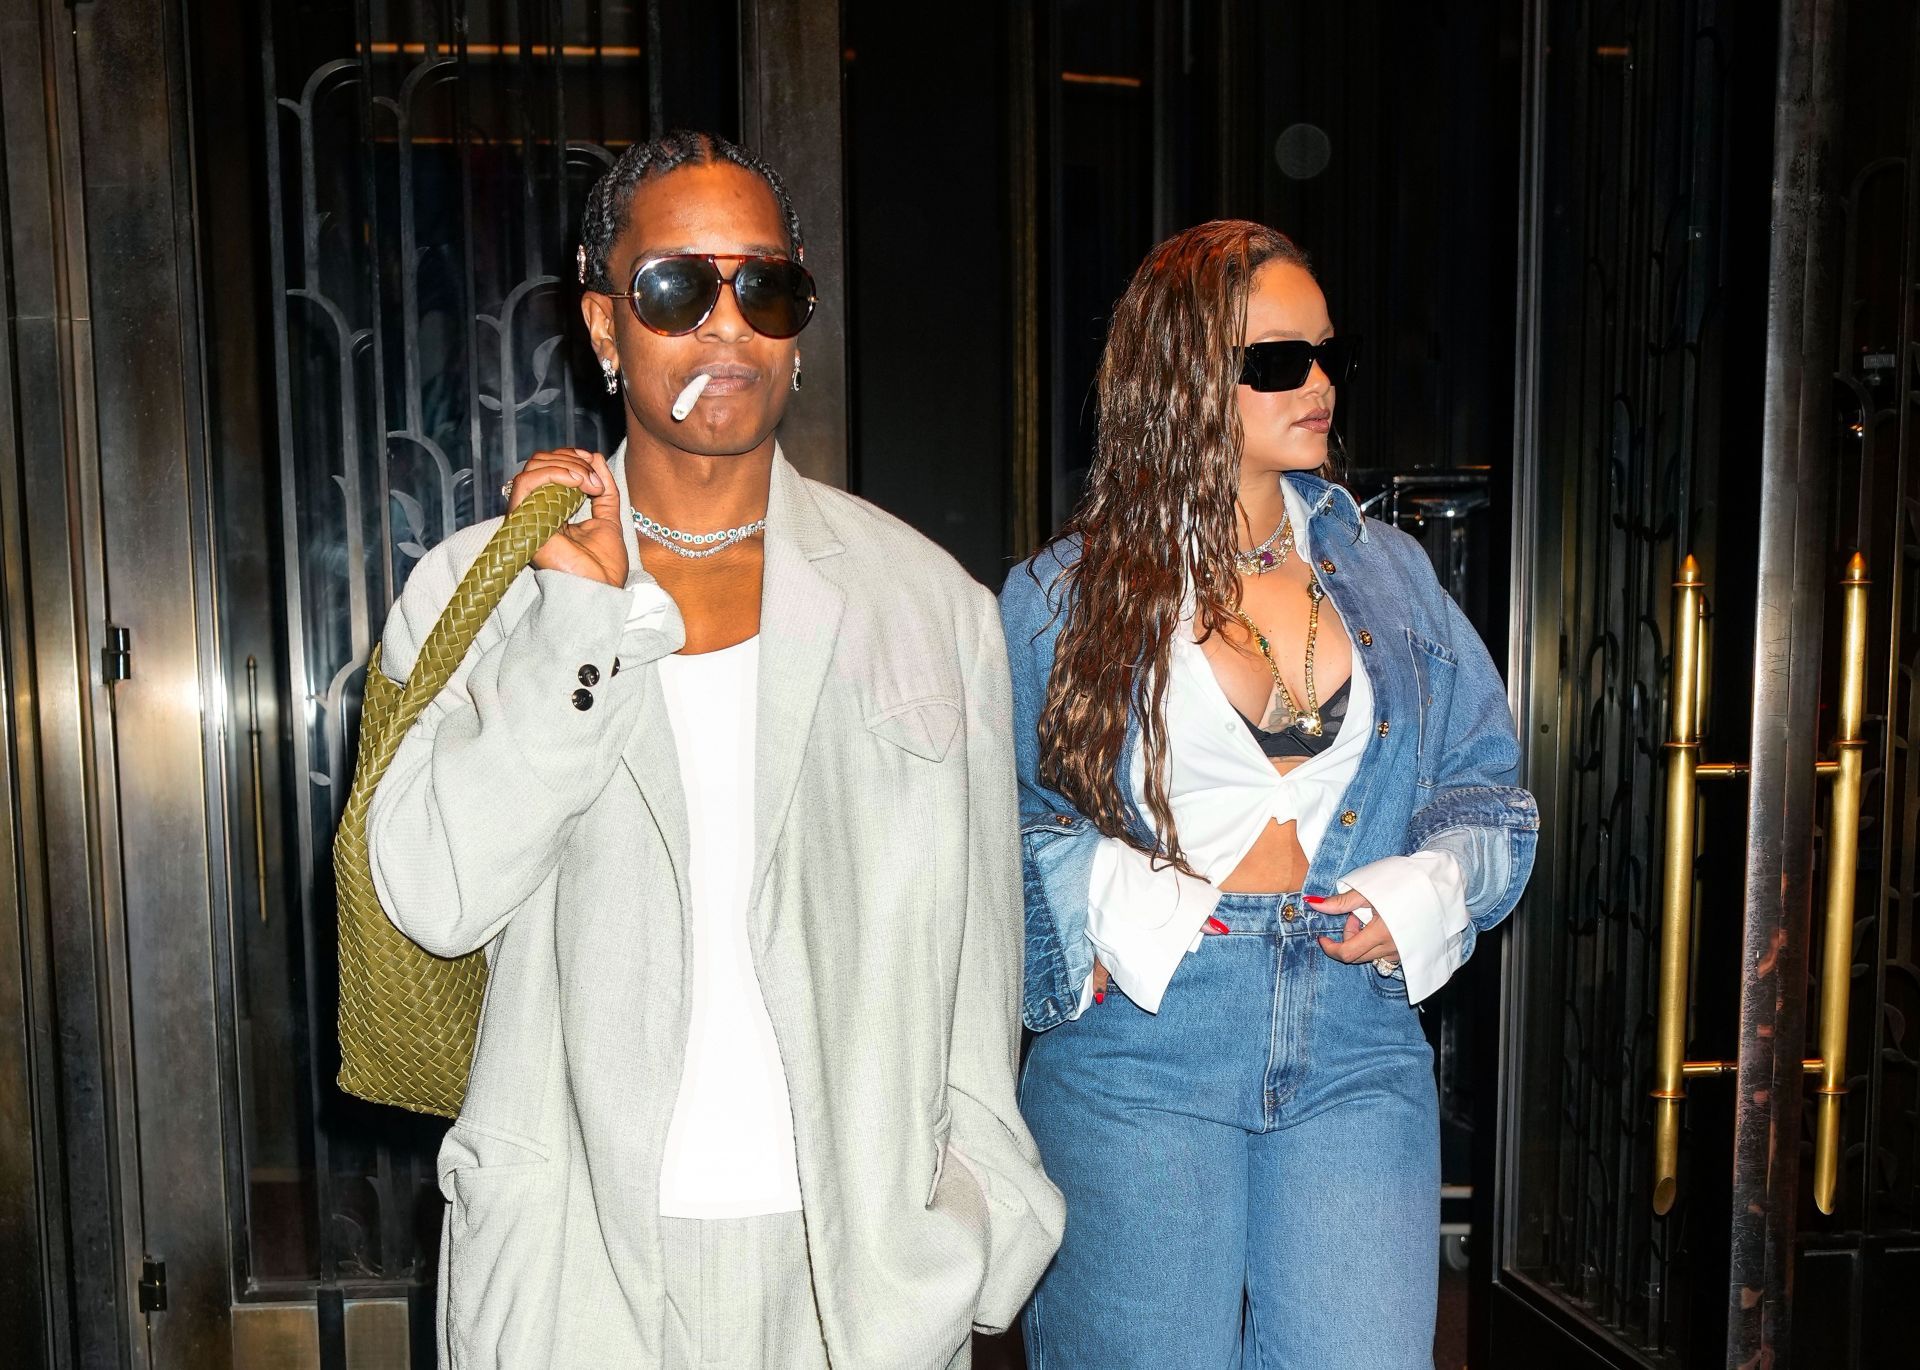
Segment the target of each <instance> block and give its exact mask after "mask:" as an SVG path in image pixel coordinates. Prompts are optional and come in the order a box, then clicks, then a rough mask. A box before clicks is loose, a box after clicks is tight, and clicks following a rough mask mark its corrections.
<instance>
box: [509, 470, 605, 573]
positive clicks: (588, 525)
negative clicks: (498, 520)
mask: <svg viewBox="0 0 1920 1370" xmlns="http://www.w3.org/2000/svg"><path fill="white" fill-rule="evenodd" d="M543 485H570V486H572V487H573V488H574V489H576V490H579V491H582V492H583V493H585V494H586V495H587V496H588V497H589V498H590V499H591V501H592V503H591V505H590V506H589V509H588V516H587V517H586V518H584V519H582V520H581V521H580V522H578V523H563V524H561V525H560V531H559V532H557V533H555V534H554V535H553V536H552V537H551V538H549V539H547V545H546V546H544V547H542V548H541V549H540V550H539V551H538V552H536V553H534V557H533V565H534V569H535V570H539V571H565V572H566V573H567V574H568V575H574V576H581V577H584V578H585V579H587V580H598V581H603V582H605V583H606V584H608V585H615V586H620V585H625V584H626V583H627V544H626V542H625V540H624V538H623V537H622V534H621V528H620V490H619V487H617V486H616V485H615V484H614V483H613V471H612V470H611V469H610V468H609V467H608V466H607V459H606V458H605V457H604V456H602V455H601V454H600V453H598V452H589V451H587V450H586V448H584V447H566V448H561V449H560V450H558V451H554V452H535V453H534V454H533V457H532V459H531V460H530V461H528V462H527V464H526V465H525V466H523V467H521V468H520V474H519V475H517V476H515V477H514V478H513V488H512V490H511V491H510V492H509V493H508V495H507V512H508V513H512V512H513V511H514V510H515V509H517V508H519V507H520V501H521V500H523V499H525V498H526V497H527V496H528V495H530V494H532V493H533V492H534V491H535V490H538V489H539V488H540V487H541V486H543Z"/></svg>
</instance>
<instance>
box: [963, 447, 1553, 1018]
mask: <svg viewBox="0 0 1920 1370" xmlns="http://www.w3.org/2000/svg"><path fill="white" fill-rule="evenodd" d="M1286 479H1288V480H1290V481H1292V482H1293V486H1294V489H1295V490H1296V491H1297V492H1298V493H1299V495H1300V497H1301V500H1302V501H1303V502H1304V503H1305V504H1306V506H1307V507H1308V508H1309V509H1311V510H1312V511H1313V513H1312V519H1311V525H1310V531H1309V545H1310V546H1311V547H1312V548H1313V550H1314V554H1315V555H1316V556H1317V557H1318V558H1319V559H1320V583H1321V584H1322V585H1324V586H1325V587H1326V590H1327V596H1328V598H1330V599H1331V600H1332V601H1333V604H1334V607H1335V608H1337V609H1338V610H1339V611H1340V617H1341V618H1342V619H1343V620H1344V621H1345V623H1346V625H1347V631H1348V632H1349V633H1351V634H1352V636H1353V640H1354V644H1355V650H1356V651H1358V652H1359V653H1360V654H1361V660H1362V661H1363V662H1364V663H1365V666H1366V670H1367V676H1368V679H1369V680H1371V681H1372V683H1373V692H1374V712H1375V715H1376V717H1377V718H1378V719H1379V720H1380V721H1381V722H1383V723H1386V724H1388V725H1389V726H1388V727H1387V728H1386V729H1385V731H1384V734H1383V733H1382V732H1381V731H1380V730H1378V729H1376V731H1375V734H1374V736H1373V737H1372V738H1370V739H1369V740H1368V742H1367V750H1366V752H1365V753H1364V754H1363V755H1362V757H1361V759H1360V768H1359V770H1358V772H1357V773H1356V774H1355V775H1354V778H1353V782H1352V784H1351V785H1349V786H1348V788H1347V792H1346V796H1345V800H1344V802H1343V803H1342V804H1341V810H1342V812H1341V815H1340V818H1339V819H1338V820H1337V821H1336V822H1334V823H1332V824H1330V825H1329V826H1328V828H1327V831H1326V835H1325V836H1324V837H1323V838H1321V840H1320V846H1319V849H1318V850H1317V851H1316V852H1314V854H1313V860H1312V863H1311V864H1310V866H1309V867H1308V870H1307V876H1306V879H1305V881H1304V882H1303V885H1302V889H1303V892H1304V893H1307V894H1329V895H1330V894H1332V893H1334V890H1335V882H1337V881H1338V880H1339V879H1340V878H1341V877H1342V876H1343V875H1345V874H1346V873H1347V872H1348V871H1351V870H1357V869H1358V868H1359V867H1361V866H1363V865H1366V864H1367V863H1368V862H1370V861H1377V860H1379V859H1380V858H1381V857H1385V856H1404V855H1408V854H1410V853H1412V852H1416V851H1423V850H1425V851H1446V852H1448V853H1450V854H1451V855H1452V856H1453V857H1454V859H1455V860H1457V861H1458V862H1459V863H1460V869H1461V872H1462V874H1463V875H1464V876H1465V877H1466V890H1467V912H1468V915H1469V916H1470V918H1471V920H1472V927H1470V928H1469V929H1468V931H1467V935H1466V946H1465V951H1466V952H1467V953H1468V954H1471V953H1472V950H1473V941H1474V937H1475V935H1476V934H1477V933H1479V932H1483V931H1485V930H1486V929H1488V928H1490V927H1492V926H1493V925H1494V924H1496V923H1498V922H1499V921H1500V920H1501V919H1502V918H1504V917H1506V916H1507V914H1508V913H1509V912H1510V911H1511V910H1512V908H1513V906H1514V904H1515V903H1516V902H1518V900H1519V898H1520V892H1521V890H1522V889H1524V888H1525V886H1526V883H1527V875H1528V873H1529V872H1530V871H1531V870H1532V869H1533V848H1534V842H1535V841H1536V839H1537V836H1538V833H1539V827H1540V815H1539V811H1538V809H1537V808H1536V807H1535V805H1534V802H1533V796H1532V795H1531V794H1529V793H1527V791H1526V790H1524V789H1521V788H1520V787H1519V785H1518V784H1516V783H1515V782H1516V781H1517V780H1518V779H1519V771H1520V746H1519V742H1518V740H1517V739H1516V737H1515V736H1514V729H1513V715H1512V714H1511V712H1510V711H1509V710H1508V708H1507V696H1506V688H1505V686H1503V685H1502V684H1501V681H1500V676H1499V673H1498V672H1497V671H1495V669H1494V666H1493V661H1492V659H1491V658H1490V657H1488V655H1487V649H1486V647H1485V646H1484V645H1482V643H1481V641H1480V638H1479V635H1478V634H1477V633H1475V632H1474V630H1473V625H1472V624H1470V623H1468V622H1467V618H1466V615H1465V614H1463V613H1461V612H1460V609H1459V606H1457V605H1456V604H1454V602H1453V600H1452V599H1450V598H1449V597H1448V596H1447V593H1446V591H1444V590H1442V589H1441V588H1440V584H1439V582H1438V581H1437V580H1436V579H1435V578H1434V574H1433V567H1432V564H1431V563H1430V562H1429V561H1428V560H1427V554H1426V552H1425V550H1424V549H1422V547H1421V546H1420V544H1419V543H1418V542H1415V541H1414V540H1413V539H1412V538H1410V537H1408V536H1407V535H1406V534H1405V533H1402V532H1401V531H1400V530H1399V529H1397V528H1394V527H1392V526H1391V525H1389V524H1384V523H1380V522H1378V521H1376V520H1372V519H1366V518H1363V517H1362V516H1361V513H1360V510H1359V507H1358V506H1357V505H1356V504H1355V503H1354V501H1353V496H1352V495H1350V494H1348V493H1347V491H1346V490H1345V488H1343V487H1341V486H1338V485H1333V484H1331V483H1329V482H1327V481H1324V480H1321V479H1320V478H1318V477H1317V476H1310V475H1306V474H1303V473H1297V472H1296V473H1292V474H1289V475H1288V476H1287V477H1286ZM1078 550H1079V547H1078V543H1077V542H1075V541H1074V540H1072V539H1066V540H1063V541H1061V542H1058V543H1055V544H1053V545H1052V546H1050V547H1047V548H1044V549H1042V550H1041V551H1040V552H1039V553H1038V554H1036V555H1035V556H1034V557H1033V558H1032V559H1031V560H1030V561H1028V562H1026V563H1024V564H1023V565H1020V566H1016V567H1014V568H1013V571H1012V573H1011V574H1010V575H1009V576H1008V577H1007V583H1006V585H1005V587H1004V588H1003V589H1002V590H1001V591H1000V617H1001V621H1002V623H1003V625H1004V626H1005V628H1006V634H1007V656H1008V659H1009V661H1010V662H1011V664H1012V668H1013V726H1014V754H1015V760H1016V762H1017V763H1018V766H1019V771H1020V831H1021V845H1022V847H1023V849H1024V868H1025V876H1026V900H1027V949H1026V992H1025V997H1024V1001H1023V1003H1022V1006H1021V1008H1022V1016H1023V1017H1024V1018H1025V1020H1026V1025H1027V1026H1028V1027H1029V1028H1031V1029H1032V1030H1033V1031H1035V1032H1044V1031H1045V1030H1046V1029H1048V1028H1050V1027H1054V1026H1056V1025H1058V1024H1059V1023H1062V1022H1064V1021H1066V1019H1067V1018H1068V1017H1069V1016H1070V1015H1071V1014H1072V1012H1073V1008H1074V1005H1076V1004H1077V1003H1078V1002H1079V1000H1080V989H1081V986H1082V985H1084V984H1085V982H1086V978H1087V976H1089V975H1091V974H1092V973H1093V944H1092V943H1091V942H1090V941H1088V939H1087V894H1088V890H1089V888H1090V886H1091V882H1092V876H1093V856H1094V852H1095V850H1096V849H1097V848H1098V846H1099V842H1100V833H1099V832H1098V831H1097V830H1096V829H1095V828H1094V826H1093V824H1092V823H1091V822H1089V821H1088V820H1087V818H1086V817H1085V815H1083V814H1081V813H1080V812H1079V811H1078V810H1076V809H1075V808H1074V807H1073V806H1072V805H1071V804H1070V803H1068V802H1067V801H1066V800H1065V799H1064V798H1062V797H1061V796H1060V795H1059V794H1057V793H1055V792H1054V791H1053V790H1051V789H1049V788H1047V786H1046V785H1045V784H1043V783H1042V782H1041V779H1040V737H1039V723H1040V711H1041V709H1042V708H1044V707H1045V705H1046V700H1047V679H1048V677H1049V676H1050V675H1051V674H1052V671H1053V648H1054V641H1055V639H1057V638H1058V637H1059V635H1060V628H1061V625H1062V624H1063V623H1064V622H1065V619H1066V611H1067V609H1068V607H1069V605H1070V594H1071V591H1070V587H1069V585H1068V584H1065V583H1060V582H1059V581H1058V577H1059V574H1060V572H1061V570H1063V569H1064V568H1065V567H1068V566H1071V565H1072V564H1073V561H1074V559H1075V557H1076V556H1077V555H1078ZM1138 742H1139V718H1138V713H1137V706H1136V713H1135V716H1134V717H1133V718H1132V719H1131V720H1129V723H1128V728H1127V739H1126V747H1125V751H1124V753H1123V755H1122V758H1121V761H1120V774H1121V777H1122V792H1123V793H1124V794H1125V795H1126V798H1127V811H1128V814H1129V822H1130V826H1131V827H1132V829H1133V831H1134V833H1135V835H1136V836H1139V837H1140V838H1142V839H1143V840H1144V841H1147V842H1151V841H1152V828H1151V827H1150V826H1149V825H1148V823H1147V821H1146V819H1145V817H1144V816H1143V815H1142V814H1141V812H1140V810H1139V808H1138V806H1137V805H1135V804H1134V802H1133V794H1132V787H1131V785H1129V784H1127V783H1126V777H1128V776H1130V775H1131V774H1132V768H1131V760H1132V756H1133V749H1134V747H1135V746H1137V745H1138Z"/></svg>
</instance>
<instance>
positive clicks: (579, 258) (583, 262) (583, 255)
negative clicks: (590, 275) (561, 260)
mask: <svg viewBox="0 0 1920 1370" xmlns="http://www.w3.org/2000/svg"><path fill="white" fill-rule="evenodd" d="M573 260H574V262H575V264H576V269H577V270H578V271H579V273H580V284H581V285H585V284H586V283H587V245H586V244H585V243H582V244H580V250H579V251H578V252H577V253H575V254H574V258H573Z"/></svg>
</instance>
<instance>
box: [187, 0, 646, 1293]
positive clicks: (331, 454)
mask: <svg viewBox="0 0 1920 1370" xmlns="http://www.w3.org/2000/svg"><path fill="white" fill-rule="evenodd" d="M647 22H648V10H647V7H646V6H634V5H623V4H611V3H609V4H600V3H588V2H584V0H572V2H569V3H560V4H554V5H549V6H539V7H533V8H528V7H517V8H516V7H510V6H509V7H479V6H471V7H470V6H469V5H467V4H464V3H463V4H453V5H431V6H429V5H421V4H409V3H393V4H383V3H375V4H372V5H370V6H367V5H363V6H359V7H357V8H342V7H337V6H336V7H320V8H318V9H315V8H313V7H302V6H297V5H292V4H288V3H274V4H271V5H269V6H267V7H266V10H265V11H264V15H263V19H262V27H263V48H264V53H265V57H264V63H265V65H264V71H265V96H266V99H265V105H266V108H265V110H264V111H263V113H264V115H265V117H266V121H267V127H266V132H267V137H266V143H265V156H266V193H267V197H268V204H267V205H266V206H265V210H266V213H267V216H268V219H269V231H268V235H267V236H268V245H269V252H268V256H269V261H270V269H271V276H272V279H271V282H270V285H269V290H270V299H271V304H272V310H273V324H274V358H273V361H274V378H275V391H276V399H277V401H278V408H279V412H278V424H279V447H280V451H279V459H280V481H281V514H282V521H283V532H284V536H285V567H286V590H287V603H286V622H287V658H288V666H289V669H290V675H291V679H292V680H293V682H294V685H293V689H294V690H295V691H296V692H297V693H298V694H300V695H302V696H303V697H297V698H295V699H294V700H292V701H290V705H291V707H290V708H289V710H288V715H289V716H290V717H291V718H292V719H293V720H294V721H293V725H292V737H291V739H290V745H291V749H292V762H293V769H292V774H293V775H295V776H297V777H300V781H299V783H298V785H297V794H296V795H295V797H294V808H295V809H296V810H297V825H296V827H295V835H296V840H297V844H298V847H297V851H290V852H289V853H288V854H287V859H288V860H289V862H290V863H294V864H295V866H296V870H297V879H298V883H299V886H300V889H301V891H302V894H303V906H304V907H303V916H304V919H305V922H306V928H305V937H304V948H305V953H304V954H305V957H306V960H307V965H308V976H307V979H308V981H309V985H308V990H307V1003H306V1015H307V1020H308V1021H307V1042H308V1043H309V1044H311V1046H310V1048H309V1049H307V1050H306V1053H305V1054H306V1055H307V1056H308V1057H310V1058H311V1059H310V1060H309V1062H308V1069H309V1073H310V1075H311V1088H312V1094H313V1099H314V1106H313V1113H314V1116H315V1117H316V1118H317V1119H318V1120H319V1121H318V1122H317V1123H316V1125H315V1127H314V1134H315V1135H314V1137H313V1143H312V1144H313V1150H314V1160H313V1176H314V1178H313V1184H314V1188H315V1191H316V1193H315V1194H314V1202H315V1204H316V1206H317V1208H318V1210H319V1211H318V1214H317V1221H316V1222H314V1223H313V1224H312V1225H313V1227H314V1228H315V1229H316V1230H317V1231H318V1232H319V1233H320V1234H321V1235H320V1240H319V1247H320V1269H319V1270H318V1271H317V1272H316V1274H317V1276H318V1277H319V1278H320V1279H321V1280H323V1281H329V1280H353V1281H366V1280H375V1281H379V1280H390V1281H410V1280H417V1279H418V1278H420V1276H421V1275H422V1273H423V1271H424V1270H425V1269H426V1268H427V1262H428V1261H430V1259H431V1256H432V1231H433V1229H434V1224H433V1223H432V1222H431V1221H430V1220H428V1221H423V1220H422V1218H421V1213H422V1212H423V1211H426V1212H429V1213H430V1212H431V1210H432V1209H433V1208H434V1207H435V1206H436V1204H437V1199H436V1196H435V1194H434V1179H433V1164H432V1155H433V1149H434V1146H435V1145H436V1143H437V1139H438V1134H439V1129H438V1128H437V1127H434V1126H431V1125H425V1124H422V1123H420V1122H419V1121H417V1120H412V1119H408V1118H404V1117H401V1116H399V1115H391V1114H389V1113H388V1112H386V1111H383V1110H375V1109H370V1108H365V1107H362V1106H359V1105H356V1104H354V1103H352V1102H351V1101H347V1100H344V1099H343V1098H341V1097H340V1096H339V1095H338V1094H337V1093H336V1092H335V1091H334V1090H333V1085H332V1077H333V1071H334V1067H335V1064H336V1061H335V1055H334V1051H333V1049H332V1047H331V1045H330V1044H331V1043H332V1041H333V1026H332V1016H333V994H332V988H331V983H332V982H331V970H330V969H329V968H330V966H331V963H332V956H333V947H334V939H335V933H334V924H333V909H332V892H331V887H330V883H329V877H328V872H327V860H328V851H329V848H330V845H331V841H332V836H333V829H334V825H335V821H336V817H337V813H338V809H339V806H340V805H341V804H342V803H343V802H344V799H345V796H346V792H347V788H348V783H349V780H350V776H351V767H352V764H353V743H354V737H355V728H356V723H357V718H358V711H359V700H360V694H361V688H362V682H363V680H364V675H365V671H366V669H367V663H368V656H369V653H370V651H371V650H372V648H373V647H374V645H375V644H376V643H377V642H378V640H379V634H380V631H381V628H382V625H383V623H384V620H385V616H386V613H387V610H388V608H389V606H390V605H391V604H392V602H393V599H394V596H395V593H396V591H397V590H398V589H399V587H400V586H401V585H403V584H404V583H405V580H406V577H407V574H408V572H409V570H410V569H411V567H412V566H413V565H414V564H415V563H416V562H417V561H418V560H419V559H420V558H421V557H422V556H424V555H425V554H426V553H427V551H428V550H429V549H430V548H432V547H433V546H434V545H435V544H436V543H438V542H439V541H441V540H442V539H444V538H445V537H446V536H447V535H448V534H449V533H451V532H453V531H454V530H456V529H457V528H459V527H462V526H464V525H466V524H469V523H472V522H475V521H477V520H480V519H483V518H486V517H489V516H492V515H494V514H497V513H499V512H500V511H501V499H500V493H499V491H500V486H501V484H502V482H503V481H504V480H505V479H506V478H507V477H508V476H509V475H510V474H511V473H512V472H513V471H514V470H515V469H517V467H518V465H519V464H520V463H521V462H522V461H523V460H525V458H526V457H527V456H528V455H530V454H531V453H532V452H533V451H535V450H538V449H540V448H543V447H554V446H563V445H564V446H576V445H577V446H584V447H590V448H596V449H599V450H606V448H607V446H608V442H609V437H610V435H611V434H612V432H613V428H612V425H613V424H614V423H615V421H616V419H617V415H616V413H615V411H614V410H613V409H612V408H611V402H610V401H608V400H607V398H606V396H605V394H604V391H603V389H602V387H601V386H600V385H599V384H598V377H597V374H596V373H595V369H594V364H593V358H592V356H591V355H590V349H589V348H588V346H587V342H586V336H585V332H584V329H583V328H582V326H581V324H580V322H579V315H578V295H577V288H576V287H574V286H573V284H572V278H571V275H570V274H569V273H568V271H567V267H568V264H569V263H570V261H571V260H572V256H573V252H574V247H575V242H576V238H577V225H578V221H579V214H580V209H581V206H582V204H583V202H584V199H585V195H586V191H587V189H588V188H589V187H590V186H591V184H592V182H593V180H594V179H595V178H596V177H597V176H598V175H599V174H600V172H601V171H602V170H604V169H605V168H606V166H608V165H609V164H610V163H611V161H612V160H613V157H614V155H615V153H616V152H617V150H618V149H619V148H620V147H622V146H624V145H626V144H627V143H629V142H631V141H634V140H636V139H639V138H644V137H646V136H647V135H648V132H649V86H648V78H647V70H646V66H645V64H644V62H643V61H642V60H641V57H642V49H641V43H642V39H643V37H644V31H645V29H646V25H647ZM654 113H655V115H657V111H654ZM215 269H218V264H215ZM289 1049H290V1050H291V1049H292V1044H289Z"/></svg>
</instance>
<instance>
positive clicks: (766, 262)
mask: <svg viewBox="0 0 1920 1370" xmlns="http://www.w3.org/2000/svg"><path fill="white" fill-rule="evenodd" d="M722 262H737V263H738V265H737V266H735V267H734V269H733V275H732V276H731V277H728V276H722V275H721V274H720V263H722ZM726 285H731V286H732V287H733V300H734V303H735V304H737V305H738V306H739V307H740V317H741V318H743V319H745V320H746V321H747V323H748V325H749V326H750V327H751V328H752V329H753V331H754V332H756V333H758V334H760V335H761V336H762V337H765V338H792V337H796V336H797V335H798V334H799V332H800V330H801V329H803V328H805V327H806V326H807V322H808V320H810V319H812V318H813V306H814V304H815V301H816V297H815V295H814V289H813V275H812V273H811V272H809V271H808V270H807V269H806V268H805V267H804V266H802V265H800V263H798V262H796V261H792V260H790V259H788V258H786V257H762V256H756V255H754V254H751V253H744V252H684V253H676V254H674V255H673V256H669V257H649V258H648V259H647V260H646V261H643V262H641V263H640V265H638V266H636V267H635V268H634V269H633V286H632V288H631V289H629V290H624V291H619V290H610V291H608V292H607V294H608V296H609V297H610V298H612V299H616V300H625V301H627V303H628V304H630V305H632V306H633V317H634V318H636V319H638V320H639V321H640V326H641V327H642V328H646V329H648V330H650V331H652V332H655V333H660V334H663V335H665V336H666V337H669V338H677V337H680V336H682V335H684V334H687V333H691V332H693V331H694V329H696V328H698V327H700V325H701V324H703V323H705V322H706V321H707V320H708V319H709V318H711V317H712V316H713V309H714V306H715V305H717V304H719V303H720V290H721V287H722V286H726Z"/></svg>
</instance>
